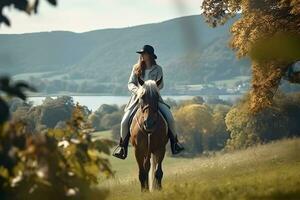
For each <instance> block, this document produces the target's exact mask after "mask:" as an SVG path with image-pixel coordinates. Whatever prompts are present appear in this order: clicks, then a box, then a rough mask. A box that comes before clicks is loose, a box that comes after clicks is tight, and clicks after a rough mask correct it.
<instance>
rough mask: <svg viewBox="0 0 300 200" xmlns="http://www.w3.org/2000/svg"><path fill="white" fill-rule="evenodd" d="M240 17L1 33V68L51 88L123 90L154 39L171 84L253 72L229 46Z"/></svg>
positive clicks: (55, 89)
mask: <svg viewBox="0 0 300 200" xmlns="http://www.w3.org/2000/svg"><path fill="white" fill-rule="evenodd" d="M234 20H235V19H233V20H230V21H229V22H228V23H227V24H225V25H224V26H220V27H218V28H210V27H209V26H208V25H207V24H206V23H205V22H204V19H203V16H201V15H192V16H186V17H180V18H175V19H171V20H167V21H164V22H161V23H152V24H145V25H139V26H134V27H128V28H114V29H102V30H95V31H90V32H85V33H73V32H68V31H53V32H40V33H26V34H0V44H1V46H0V73H8V74H11V75H14V77H15V78H16V79H30V80H31V81H33V82H35V83H37V82H40V84H38V87H40V90H43V91H46V92H58V91H62V90H63V91H76V92H103V91H104V92H107V91H108V90H110V89H112V90H114V91H115V92H118V91H121V92H122V91H124V90H127V87H126V83H127V80H128V76H129V74H130V71H131V68H132V65H133V64H134V63H135V62H136V61H137V58H138V54H136V53H135V51H136V50H138V49H140V48H141V47H142V46H143V45H144V44H151V45H153V46H154V47H155V50H156V54H157V56H158V60H157V62H158V64H160V65H161V66H162V67H163V69H164V74H165V82H166V86H167V85H168V84H169V85H170V86H171V85H174V84H177V85H178V84H179V85H180V84H201V83H209V82H212V81H217V80H228V79H234V78H235V77H237V76H248V75H249V74H250V67H249V66H250V64H249V61H247V60H237V59H236V56H235V54H234V52H233V51H232V50H231V49H229V48H228V45H227V44H228V41H229V28H230V26H231V24H232V23H233V22H234ZM105 87H106V89H104V88H105ZM102 90H103V91H102Z"/></svg>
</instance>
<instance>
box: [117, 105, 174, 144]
mask: <svg viewBox="0 0 300 200" xmlns="http://www.w3.org/2000/svg"><path fill="white" fill-rule="evenodd" d="M158 107H159V110H160V112H161V113H162V114H163V116H164V117H165V119H166V121H167V123H168V127H169V129H170V130H171V132H172V133H173V134H174V135H176V134H177V133H176V129H175V121H174V118H173V115H172V112H171V110H170V109H169V107H168V106H167V105H166V104H164V103H161V102H158ZM136 110H137V106H134V107H133V108H132V109H129V110H127V111H126V112H125V113H124V116H123V118H122V121H121V131H120V134H121V137H122V139H124V138H125V136H126V135H127V134H128V132H129V118H130V116H131V114H132V113H134V112H135V111H136Z"/></svg>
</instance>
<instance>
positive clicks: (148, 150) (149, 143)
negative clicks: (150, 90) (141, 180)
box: [135, 104, 152, 159]
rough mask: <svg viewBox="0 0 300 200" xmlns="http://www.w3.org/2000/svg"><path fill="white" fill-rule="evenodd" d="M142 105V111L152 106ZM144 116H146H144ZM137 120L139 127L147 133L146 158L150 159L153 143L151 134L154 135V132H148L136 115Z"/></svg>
mask: <svg viewBox="0 0 300 200" xmlns="http://www.w3.org/2000/svg"><path fill="white" fill-rule="evenodd" d="M140 107H141V110H142V111H145V110H146V109H147V108H150V107H151V106H150V105H149V104H148V105H146V106H144V107H142V106H140ZM142 118H144V116H142ZM135 120H136V122H137V125H138V127H139V129H140V130H141V131H142V132H143V133H144V134H147V140H148V149H147V157H146V159H147V158H149V159H150V157H151V152H150V145H151V135H152V132H148V131H146V130H145V129H144V128H143V126H142V125H141V123H140V121H139V120H138V117H135Z"/></svg>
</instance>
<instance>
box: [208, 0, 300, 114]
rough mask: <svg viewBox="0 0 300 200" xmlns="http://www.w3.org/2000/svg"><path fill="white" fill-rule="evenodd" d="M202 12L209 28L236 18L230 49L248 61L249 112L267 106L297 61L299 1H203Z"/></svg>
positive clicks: (299, 46) (299, 35)
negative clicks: (249, 77) (209, 25)
mask: <svg viewBox="0 0 300 200" xmlns="http://www.w3.org/2000/svg"><path fill="white" fill-rule="evenodd" d="M202 9H203V14H204V16H205V17H206V21H207V22H208V23H209V24H211V25H212V26H213V27H216V26H217V25H222V24H224V23H226V21H227V20H228V19H230V18H232V17H234V16H236V15H237V14H239V16H240V17H239V19H238V20H237V21H236V22H235V23H234V24H233V25H232V27H231V34H232V38H231V41H230V46H231V48H232V49H233V50H235V51H236V52H237V56H238V57H239V58H241V57H244V56H249V57H250V58H251V60H252V75H253V77H252V88H251V93H250V104H249V107H250V110H251V111H253V112H258V111H261V110H262V109H263V108H265V107H268V106H270V105H271V104H272V103H273V96H274V94H275V92H276V91H277V88H278V86H279V83H280V80H281V77H282V76H283V75H284V74H285V73H286V71H287V69H288V67H289V66H290V65H291V64H292V63H294V62H296V61H297V60H299V58H300V26H299V24H300V1H299V0H263V1H262V0H204V1H203V3H202Z"/></svg>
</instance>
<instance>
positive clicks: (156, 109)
mask: <svg viewBox="0 0 300 200" xmlns="http://www.w3.org/2000/svg"><path fill="white" fill-rule="evenodd" d="M138 106H139V107H140V109H141V111H142V113H144V112H145V111H146V110H147V109H151V108H152V109H154V110H155V111H156V112H155V114H156V115H157V116H156V117H158V115H159V113H158V104H157V105H156V107H154V106H151V105H150V104H147V105H145V106H143V104H142V103H141V102H139V104H138ZM141 119H142V121H144V119H145V118H144V115H142V117H141ZM135 120H136V122H137V124H138V127H139V129H140V130H141V131H142V132H143V133H145V134H150V135H151V134H152V132H151V131H147V130H145V128H144V126H143V125H141V122H140V120H139V119H138V118H137V117H135ZM154 125H156V124H154Z"/></svg>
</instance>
